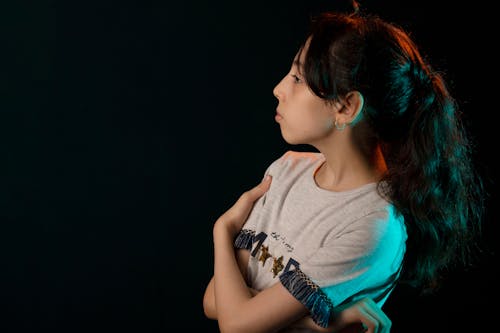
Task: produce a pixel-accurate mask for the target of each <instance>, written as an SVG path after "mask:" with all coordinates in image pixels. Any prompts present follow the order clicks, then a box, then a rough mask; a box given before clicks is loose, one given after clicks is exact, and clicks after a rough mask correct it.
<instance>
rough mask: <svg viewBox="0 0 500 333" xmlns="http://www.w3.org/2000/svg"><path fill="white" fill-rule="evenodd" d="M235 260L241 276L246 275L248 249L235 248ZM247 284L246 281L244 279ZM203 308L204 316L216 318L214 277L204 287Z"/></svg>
mask: <svg viewBox="0 0 500 333" xmlns="http://www.w3.org/2000/svg"><path fill="white" fill-rule="evenodd" d="M235 255H236V260H237V262H238V266H239V269H240V272H241V276H243V277H245V280H246V276H247V266H248V259H249V258H250V251H248V250H245V249H237V250H236V251H235ZM246 283H247V284H248V281H246ZM250 291H251V292H252V294H253V295H256V294H257V291H256V290H254V289H251V288H250ZM203 310H204V312H205V316H207V317H208V318H210V319H215V320H216V319H217V309H216V308H215V293H214V278H213V277H212V278H211V279H210V282H209V283H208V285H207V288H206V289H205V294H204V295H203Z"/></svg>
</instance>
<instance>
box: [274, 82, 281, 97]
mask: <svg viewBox="0 0 500 333" xmlns="http://www.w3.org/2000/svg"><path fill="white" fill-rule="evenodd" d="M281 82H282V81H280V82H279V83H278V84H277V85H276V86H275V87H274V89H273V95H274V97H276V98H277V99H278V101H281V99H282V98H283V92H282V90H281Z"/></svg>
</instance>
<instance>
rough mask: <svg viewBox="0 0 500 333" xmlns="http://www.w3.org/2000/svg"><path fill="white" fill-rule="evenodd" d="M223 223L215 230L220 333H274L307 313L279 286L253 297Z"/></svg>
mask: <svg viewBox="0 0 500 333" xmlns="http://www.w3.org/2000/svg"><path fill="white" fill-rule="evenodd" d="M224 221H225V220H218V222H217V223H216V225H215V226H214V252H215V263H214V294H215V308H216V309H217V319H218V323H219V328H220V330H221V332H223V333H225V332H238V333H244V332H253V333H257V332H276V331H278V330H279V329H281V328H284V327H287V326H289V325H290V324H291V323H293V322H294V321H296V320H298V319H299V318H301V317H303V316H305V315H306V314H307V313H308V311H307V309H306V307H305V306H304V305H302V303H300V302H299V301H298V300H297V299H296V298H295V297H293V296H292V294H290V292H289V291H288V290H287V289H285V287H284V286H283V285H282V284H281V283H276V284H275V285H273V286H272V287H270V288H268V289H265V290H263V291H261V292H260V293H258V294H257V295H255V296H253V295H252V293H251V291H250V290H249V289H248V287H247V284H246V281H245V280H244V279H243V277H242V275H241V273H240V271H239V267H238V264H237V260H236V258H235V256H234V250H233V241H232V240H233V238H234V233H233V232H232V231H231V228H230V227H228V225H226V223H225V222H224Z"/></svg>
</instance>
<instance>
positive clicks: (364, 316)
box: [330, 297, 392, 333]
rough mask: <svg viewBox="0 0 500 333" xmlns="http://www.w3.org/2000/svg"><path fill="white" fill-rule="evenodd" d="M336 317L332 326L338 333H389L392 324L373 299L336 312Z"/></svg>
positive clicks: (350, 304)
mask: <svg viewBox="0 0 500 333" xmlns="http://www.w3.org/2000/svg"><path fill="white" fill-rule="evenodd" d="M336 313H337V315H336V317H335V321H334V322H333V324H332V325H331V326H330V327H331V328H332V329H333V332H337V333H354V332H356V333H360V332H366V333H389V332H390V331H391V326H392V322H391V320H390V319H389V317H387V315H386V314H385V313H384V312H383V311H382V309H381V308H379V307H378V305H377V304H376V303H375V302H374V301H373V300H372V299H371V298H367V297H366V298H363V299H360V300H359V301H356V302H353V303H349V304H346V305H343V306H341V307H339V308H338V309H337V310H336Z"/></svg>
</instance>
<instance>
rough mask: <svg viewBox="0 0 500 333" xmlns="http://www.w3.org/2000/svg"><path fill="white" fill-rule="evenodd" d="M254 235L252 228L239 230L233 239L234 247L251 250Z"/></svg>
mask: <svg viewBox="0 0 500 333" xmlns="http://www.w3.org/2000/svg"><path fill="white" fill-rule="evenodd" d="M254 235H255V231H254V230H250V229H242V230H240V232H239V233H238V235H237V236H236V239H235V240H234V247H236V248H238V249H247V250H251V249H252V244H253V237H254Z"/></svg>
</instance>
